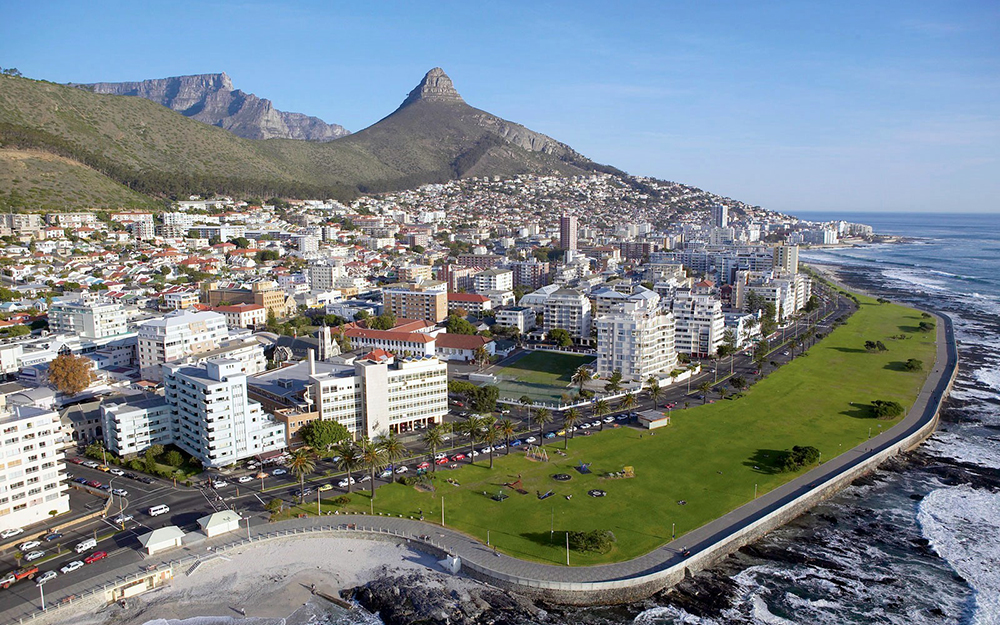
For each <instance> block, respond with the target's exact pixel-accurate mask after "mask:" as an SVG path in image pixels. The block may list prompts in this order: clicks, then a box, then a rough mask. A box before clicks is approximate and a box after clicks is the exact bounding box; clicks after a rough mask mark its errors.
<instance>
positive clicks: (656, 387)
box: [646, 376, 663, 409]
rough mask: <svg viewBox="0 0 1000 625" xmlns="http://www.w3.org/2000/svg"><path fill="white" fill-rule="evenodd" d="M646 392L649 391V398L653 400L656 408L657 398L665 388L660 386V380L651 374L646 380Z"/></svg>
mask: <svg viewBox="0 0 1000 625" xmlns="http://www.w3.org/2000/svg"><path fill="white" fill-rule="evenodd" d="M646 392H647V393H649V399H650V400H651V401H652V402H653V408H654V409H655V408H656V400H657V399H659V398H660V394H661V393H662V392H663V389H661V388H660V381H659V380H657V379H656V378H655V377H653V376H649V379H648V380H646Z"/></svg>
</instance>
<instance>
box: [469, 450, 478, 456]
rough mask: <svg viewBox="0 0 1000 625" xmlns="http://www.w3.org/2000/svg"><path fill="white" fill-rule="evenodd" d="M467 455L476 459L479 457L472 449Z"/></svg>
mask: <svg viewBox="0 0 1000 625" xmlns="http://www.w3.org/2000/svg"><path fill="white" fill-rule="evenodd" d="M469 455H470V456H472V457H473V458H477V457H479V452H478V451H476V450H475V449H473V450H472V451H470V452H469Z"/></svg>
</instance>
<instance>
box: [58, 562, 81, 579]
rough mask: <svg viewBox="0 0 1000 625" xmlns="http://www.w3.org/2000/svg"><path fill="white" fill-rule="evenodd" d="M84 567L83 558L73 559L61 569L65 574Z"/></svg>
mask: <svg viewBox="0 0 1000 625" xmlns="http://www.w3.org/2000/svg"><path fill="white" fill-rule="evenodd" d="M82 568H83V560H73V561H72V562H70V563H68V564H65V565H63V567H62V568H61V569H59V570H60V571H61V572H62V574H63V575H65V574H66V573H72V572H73V571H75V570H77V569H82Z"/></svg>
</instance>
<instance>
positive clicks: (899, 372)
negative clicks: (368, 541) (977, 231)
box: [312, 298, 934, 565]
mask: <svg viewBox="0 0 1000 625" xmlns="http://www.w3.org/2000/svg"><path fill="white" fill-rule="evenodd" d="M861 302H862V306H861V309H860V310H859V311H858V312H857V313H856V314H855V315H854V316H852V317H851V318H850V320H849V321H848V322H847V323H846V324H845V325H843V326H841V327H839V328H837V329H836V330H834V331H833V332H831V333H830V335H829V336H828V337H827V338H825V339H824V340H823V341H821V342H820V343H818V344H816V345H815V346H814V347H812V348H811V349H810V350H809V352H808V355H805V356H799V357H797V358H796V359H795V360H794V361H793V362H791V363H789V364H787V365H785V366H783V367H781V368H780V369H778V370H777V371H775V372H774V373H772V374H771V375H769V376H768V377H767V378H765V379H764V380H762V381H760V382H759V383H757V384H755V385H754V386H752V387H751V388H750V390H749V391H747V393H746V395H745V396H744V397H743V398H741V399H738V400H733V401H731V400H726V401H717V402H715V403H712V404H708V405H704V406H702V405H697V406H695V405H692V407H691V408H689V409H686V410H684V409H682V410H674V411H673V415H672V417H673V423H672V425H670V426H668V427H666V428H663V429H660V430H657V431H656V433H655V435H651V434H650V433H649V432H645V431H640V430H637V429H635V428H630V427H625V428H613V429H608V430H605V431H604V432H600V433H594V434H592V435H590V436H577V437H576V438H575V439H572V440H570V441H569V451H568V455H567V456H566V457H562V456H560V455H557V454H556V453H555V450H556V449H561V448H562V440H561V439H556V442H554V443H553V444H551V445H548V446H547V448H548V449H549V455H550V461H549V462H548V463H540V462H533V461H529V460H527V459H526V458H525V454H524V453H522V452H514V453H511V455H510V456H499V455H498V456H497V458H496V459H495V466H496V468H495V469H494V470H492V471H491V470H489V469H488V459H485V458H484V457H482V456H481V457H480V458H479V459H478V461H477V464H476V465H474V466H468V465H465V466H463V467H462V468H461V469H458V470H455V471H440V472H438V474H437V478H436V479H435V480H434V483H435V487H436V489H435V492H433V493H430V492H420V491H417V490H416V489H415V488H412V487H406V486H403V485H402V484H392V485H390V486H387V487H383V488H380V489H379V490H378V492H377V493H376V499H375V502H374V503H375V506H374V510H375V512H376V514H377V513H378V512H383V513H387V514H393V515H396V514H402V515H404V516H411V515H413V516H417V515H418V514H419V511H420V510H423V513H424V515H425V517H426V518H427V520H429V521H435V522H440V518H441V499H442V496H443V498H444V500H445V520H446V523H447V525H448V526H449V527H452V528H455V529H458V530H461V531H464V532H467V533H468V534H471V535H473V536H475V537H476V538H478V539H480V540H482V541H484V542H485V541H486V534H487V531H489V532H490V539H491V542H492V543H493V544H495V545H497V547H498V548H499V549H500V550H501V551H503V552H506V553H508V554H510V555H513V556H517V557H520V558H526V559H529V560H536V561H541V562H551V563H556V564H558V563H563V562H565V550H564V549H565V547H564V542H563V541H564V537H563V536H562V535H560V534H559V532H562V531H565V530H591V529H610V530H612V531H613V532H614V533H615V535H616V536H617V539H618V542H617V545H616V547H615V548H614V550H613V551H612V552H611V553H608V554H604V555H597V554H583V553H576V552H574V553H573V554H572V555H571V561H572V563H573V564H575V565H587V564H598V563H604V562H612V561H619V560H626V559H629V558H633V557H635V556H638V555H640V554H643V553H646V552H648V551H650V550H652V549H654V548H656V547H657V546H659V545H662V544H664V543H666V542H668V541H669V540H670V539H671V527H672V524H676V532H677V535H678V536H680V535H681V534H683V533H685V532H688V531H690V530H692V529H695V528H697V527H699V526H701V525H703V524H705V523H707V522H709V521H711V520H712V519H715V518H717V517H719V516H721V515H723V514H725V513H726V512H729V511H730V510H732V509H734V508H736V507H738V506H740V505H741V504H743V503H746V502H747V501H749V500H750V499H752V498H753V493H754V485H755V484H757V486H758V489H759V491H758V492H759V493H764V492H767V491H769V490H771V489H773V488H775V487H777V486H779V485H780V484H782V483H784V482H786V481H788V480H790V479H792V478H793V477H795V476H796V475H798V473H780V472H777V471H775V470H774V469H773V468H772V463H773V462H774V461H775V460H776V458H777V455H778V452H779V451H780V450H786V449H789V448H791V447H792V446H793V445H813V446H815V447H817V448H819V449H820V451H821V452H822V454H823V459H830V458H833V457H834V456H836V455H838V454H840V453H841V452H842V451H844V450H846V449H849V448H851V447H853V446H855V445H857V444H859V443H861V442H862V441H864V440H865V439H866V438H867V437H868V432H869V428H871V431H872V432H873V435H877V433H878V432H879V431H880V428H879V427H878V426H880V425H881V426H882V428H881V429H883V430H884V429H888V428H889V427H890V426H891V425H893V424H894V423H895V421H879V420H876V419H874V418H872V416H871V415H870V413H869V411H868V409H867V405H868V403H869V402H871V401H872V400H875V399H888V400H895V401H898V402H900V403H902V404H903V405H904V406H905V407H907V408H909V406H910V405H911V404H912V403H913V400H914V398H915V397H916V395H917V393H918V392H919V389H920V386H921V385H922V384H923V381H924V379H925V377H926V370H927V369H930V368H931V366H932V363H933V359H934V333H933V332H930V333H921V332H919V331H918V330H917V327H916V326H917V324H918V323H919V322H920V321H921V320H922V319H921V317H920V313H919V312H917V311H913V310H911V309H908V308H904V307H902V306H897V305H894V304H885V305H879V304H876V303H875V302H874V300H870V299H868V298H861ZM901 333H905V334H906V335H907V337H908V338H906V339H892V338H890V337H892V336H896V335H899V334H901ZM866 340H872V341H878V340H881V341H882V342H884V343H885V344H886V345H887V346H888V348H889V351H888V352H885V353H881V354H879V353H867V352H865V350H864V347H863V345H864V342H865V341H866ZM532 356H535V357H536V358H535V364H536V365H537V363H538V359H539V357H540V358H541V359H544V361H545V362H548V361H549V360H550V359H552V358H553V357H554V356H556V355H554V354H532ZM908 358H917V359H920V360H922V361H923V362H924V369H925V371H924V372H917V373H913V372H908V371H905V370H904V369H903V368H902V363H903V362H905V361H906V360H907V359H908ZM569 362H570V361H569V360H563V363H564V366H563V367H562V368H561V369H560V371H559V372H558V373H552V374H549V375H550V379H560V377H561V376H562V375H565V371H569V370H571V369H572V368H574V367H575V363H576V362H579V361H578V360H577V361H574V365H572V366H570V365H568V363H569ZM515 366H516V365H515ZM527 370H530V369H527ZM851 402H853V405H852V403H851ZM581 460H582V461H584V462H588V463H593V464H592V466H591V470H592V471H593V473H592V474H590V475H582V474H580V473H578V472H577V471H576V470H575V469H574V468H573V467H574V466H575V465H576V464H577V463H578V462H579V461H581ZM626 465H628V466H633V467H635V473H636V477H635V478H631V479H606V478H603V477H601V474H603V473H605V472H610V471H619V470H621V469H622V468H623V467H624V466H626ZM555 473H568V474H569V475H571V476H572V479H571V480H570V481H569V482H557V481H555V480H554V479H552V477H551V475H552V474H555ZM518 474H520V475H521V476H522V482H523V485H524V488H525V490H527V491H528V494H527V495H520V494H518V493H516V492H514V491H513V490H512V489H510V488H504V487H503V483H504V482H508V481H514V480H516V479H517V476H518ZM447 477H451V478H454V479H456V480H457V481H458V482H459V483H460V484H461V486H457V487H456V486H453V485H451V484H448V483H446V482H445V481H444V480H445V478H447ZM591 488H599V489H602V490H605V491H607V496H606V497H603V498H599V499H595V498H592V497H590V496H588V495H587V490H588V489H591ZM501 489H502V490H503V491H504V492H505V493H506V494H508V495H509V498H508V499H506V500H505V501H502V502H496V501H493V500H492V499H491V498H490V497H489V496H490V495H493V494H494V493H496V492H498V491H499V490H501ZM550 489H551V490H553V491H554V492H555V495H554V496H552V497H549V498H547V499H545V500H539V499H538V497H537V496H536V491H540V492H543V493H544V492H546V491H548V490H550ZM484 491H485V492H486V496H484V494H483V492H484ZM567 495H572V498H571V499H567V498H566V496H567ZM352 499H353V501H352V502H351V504H349V505H348V506H346V509H348V510H355V511H361V510H364V511H368V510H369V505H370V501H369V497H368V495H367V494H354V495H352ZM681 500H683V501H686V502H687V503H686V504H685V505H679V504H678V501H681ZM312 508H313V509H315V504H313V506H312ZM326 509H330V510H332V509H334V507H333V506H330V507H329V508H327V507H326V506H324V510H326ZM340 509H341V510H344V508H340ZM553 528H554V530H555V534H554V535H551V534H550V531H551V530H552V529H553Z"/></svg>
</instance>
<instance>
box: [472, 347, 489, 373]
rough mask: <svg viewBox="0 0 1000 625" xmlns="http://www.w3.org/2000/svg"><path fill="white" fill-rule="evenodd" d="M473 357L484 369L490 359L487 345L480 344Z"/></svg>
mask: <svg viewBox="0 0 1000 625" xmlns="http://www.w3.org/2000/svg"><path fill="white" fill-rule="evenodd" d="M472 357H473V359H474V360H475V361H476V364H477V365H479V368H480V369H482V368H483V367H484V366H485V364H486V363H487V362H489V361H490V352H489V351H488V350H487V349H486V347H485V346H483V345H480V346H479V347H477V348H476V350H475V351H474V352H473V354H472Z"/></svg>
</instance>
